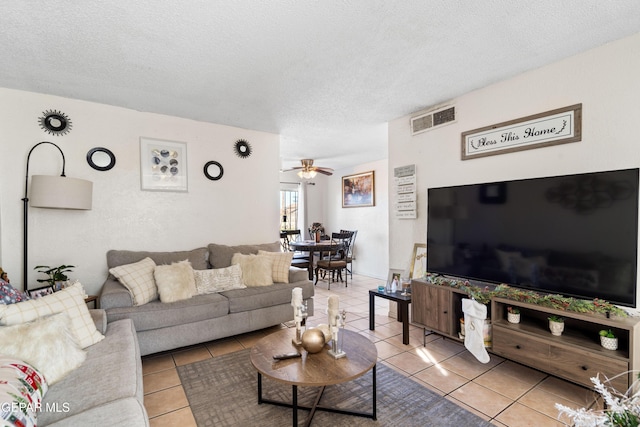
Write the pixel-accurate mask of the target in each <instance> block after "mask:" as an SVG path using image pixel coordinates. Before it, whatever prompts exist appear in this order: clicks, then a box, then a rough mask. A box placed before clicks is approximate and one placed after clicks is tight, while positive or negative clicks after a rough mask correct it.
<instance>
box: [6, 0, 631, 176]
mask: <svg viewBox="0 0 640 427" xmlns="http://www.w3.org/2000/svg"><path fill="white" fill-rule="evenodd" d="M0 7H1V9H0V11H1V12H0V58H1V59H0V87H7V88H15V89H21V90H27V91H33V92H40V93H47V94H53V95H60V96H64V97H70V98H77V99H82V100H88V101H94V102H100V103H105V104H111V105H117V106H122V107H127V108H131V109H135V110H139V111H149V112H155V113H161V114H168V115H172V116H178V117H185V118H191V119H195V120H201V121H207V122H213V123H220V124H226V125H232V126H238V127H242V128H248V129H256V130H261V131H267V132H273V133H278V134H280V135H281V137H282V139H281V140H282V144H281V156H282V158H283V162H282V165H283V167H290V166H298V165H299V159H301V158H307V157H309V158H314V159H316V165H318V166H328V167H334V168H341V167H346V166H352V165H355V164H358V163H363V162H369V161H374V160H379V159H383V158H386V157H387V149H386V140H387V127H386V122H388V121H389V120H392V119H395V118H397V117H400V116H403V115H406V114H409V113H412V112H414V111H418V110H421V109H424V108H426V107H429V106H432V105H436V104H438V103H442V102H445V101H447V100H449V99H451V98H454V97H456V96H459V95H461V94H464V93H466V92H469V91H471V90H474V89H477V88H480V87H483V86H486V85H489V84H491V83H494V82H497V81H500V80H503V79H505V78H508V77H511V76H514V75H516V74H519V73H522V72H524V71H526V70H530V69H534V68H537V67H540V66H543V65H545V64H548V63H552V62H554V61H557V60H559V59H562V58H565V57H568V56H571V55H574V54H577V53H580V52H583V51H585V50H588V49H591V48H593V47H596V46H600V45H602V44H605V43H607V42H610V41H613V40H617V39H620V38H623V37H626V36H629V35H632V34H635V33H637V32H640V4H639V3H638V1H637V0H618V1H602V0H598V1H593V0H563V1H557V0H536V1H514V0H500V1H473V2H464V1H435V0H402V1H380V0H351V1H349V0H323V1H295V0H269V1H266V0H264V1H258V0H251V1H250V0H188V1H177V0H176V1H169V0H165V1H157V0H135V1H132V0H110V1H108V2H99V1H97V0H87V1H73V0H52V1H46V2H45V1H28V0H25V1H13V0H12V1H10V0H0ZM636 54H637V52H636ZM51 107H52V108H53V107H55V106H51Z"/></svg>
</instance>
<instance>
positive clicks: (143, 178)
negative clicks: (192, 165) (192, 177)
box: [140, 137, 188, 191]
mask: <svg viewBox="0 0 640 427" xmlns="http://www.w3.org/2000/svg"><path fill="white" fill-rule="evenodd" d="M140 184H141V188H142V189H143V190H148V191H188V187H187V144H186V143H184V142H175V141H165V140H162V139H154V138H145V137H141V138H140Z"/></svg>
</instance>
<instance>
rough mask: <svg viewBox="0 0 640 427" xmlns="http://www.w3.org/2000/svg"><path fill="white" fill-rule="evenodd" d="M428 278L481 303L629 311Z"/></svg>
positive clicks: (620, 313)
mask: <svg viewBox="0 0 640 427" xmlns="http://www.w3.org/2000/svg"><path fill="white" fill-rule="evenodd" d="M426 280H427V282H429V283H433V284H435V285H439V286H450V287H452V288H456V289H460V290H461V291H463V292H464V293H466V294H467V295H469V297H471V298H473V299H475V300H476V301H478V302H479V303H481V304H488V303H489V302H491V299H492V298H505V299H510V300H514V301H519V302H525V303H529V304H536V305H539V306H542V307H548V308H554V309H556V310H564V311H575V312H577V313H600V314H605V315H607V314H608V315H614V316H620V317H626V316H627V312H626V311H624V310H622V309H621V308H620V307H617V306H616V305H613V304H611V303H609V302H607V301H605V300H601V299H599V298H595V299H593V300H585V299H577V298H572V297H565V296H562V295H558V294H539V293H537V292H534V291H528V290H524V289H517V288H512V287H511V286H508V285H505V284H501V285H498V286H496V287H495V288H493V289H491V288H489V287H488V286H485V287H484V288H481V287H479V286H474V285H472V284H470V283H469V281H467V280H455V279H450V278H445V277H442V276H436V275H433V274H427V275H426Z"/></svg>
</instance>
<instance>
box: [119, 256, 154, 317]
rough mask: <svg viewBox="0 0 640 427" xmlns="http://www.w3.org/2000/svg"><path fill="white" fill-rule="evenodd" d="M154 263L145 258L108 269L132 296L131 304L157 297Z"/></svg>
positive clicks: (144, 302)
mask: <svg viewBox="0 0 640 427" xmlns="http://www.w3.org/2000/svg"><path fill="white" fill-rule="evenodd" d="M155 268H156V263H155V262H153V260H152V259H151V258H145V259H143V260H141V261H138V262H134V263H133V264H126V265H119V266H118V267H113V268H111V269H109V273H111V274H113V275H114V277H115V278H116V279H118V281H119V282H120V283H122V284H123V285H124V287H125V288H127V289H128V290H129V292H130V293H131V296H132V297H133V305H142V304H146V303H148V302H151V301H153V300H155V299H157V298H158V289H157V287H156V282H155V280H154V278H153V271H154V270H155Z"/></svg>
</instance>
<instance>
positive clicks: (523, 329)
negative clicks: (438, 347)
mask: <svg viewBox="0 0 640 427" xmlns="http://www.w3.org/2000/svg"><path fill="white" fill-rule="evenodd" d="M411 294H412V295H411V300H412V303H411V315H412V323H414V324H416V325H418V326H422V327H424V328H425V329H428V330H431V331H433V332H435V333H437V334H439V335H443V336H446V337H449V338H451V339H454V340H458V341H461V340H460V338H459V336H458V332H459V331H460V321H459V319H460V318H462V317H464V313H463V312H462V299H464V298H467V295H466V294H465V293H464V292H462V291H461V290H459V289H456V288H453V287H449V286H442V285H436V284H432V283H429V282H427V281H425V280H412V282H411ZM509 306H512V307H517V308H519V309H520V313H521V314H520V317H521V321H520V323H517V324H513V323H509V322H507V307H509ZM554 314H555V315H558V316H562V317H564V318H565V328H564V332H563V333H562V335H561V336H554V335H551V332H550V331H549V326H548V319H547V318H548V317H549V316H550V315H554ZM488 318H490V319H491V325H492V347H490V348H488V349H487V350H488V351H489V352H490V353H493V354H495V355H497V356H501V357H504V358H506V359H509V360H513V361H514V362H518V363H521V364H523V365H526V366H529V367H532V368H535V369H538V370H540V371H543V372H546V373H549V374H551V375H555V376H557V377H560V378H564V379H566V380H568V381H572V382H574V383H576V384H580V385H583V386H586V387H588V388H592V387H593V383H592V382H591V380H590V378H592V377H595V376H596V375H598V374H600V378H601V379H604V378H603V375H604V376H605V377H606V378H609V379H612V378H614V377H616V376H617V375H619V376H618V377H616V378H615V379H613V380H612V381H611V385H612V386H613V387H615V388H616V390H618V391H621V392H624V391H626V390H627V389H628V388H629V386H630V385H631V384H632V383H633V381H634V377H635V375H636V374H634V373H632V372H629V373H627V374H625V373H626V372H627V371H633V370H636V369H640V327H639V325H640V318H638V317H626V318H620V317H616V318H607V317H605V316H604V315H598V314H587V313H577V312H571V311H562V310H556V309H553V308H547V307H541V306H537V305H535V304H528V303H523V302H518V301H513V300H508V299H503V298H494V299H493V300H492V301H491V303H490V305H489V307H488ZM602 329H611V330H612V331H613V332H614V333H615V335H616V336H617V337H618V350H615V351H612V350H607V349H605V348H603V347H602V346H601V345H600V337H599V335H598V332H599V331H600V330H602ZM620 374H623V375H620Z"/></svg>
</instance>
